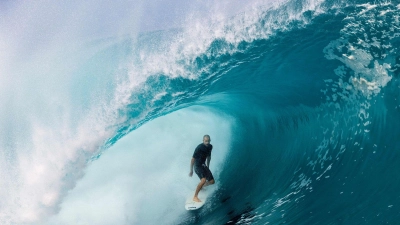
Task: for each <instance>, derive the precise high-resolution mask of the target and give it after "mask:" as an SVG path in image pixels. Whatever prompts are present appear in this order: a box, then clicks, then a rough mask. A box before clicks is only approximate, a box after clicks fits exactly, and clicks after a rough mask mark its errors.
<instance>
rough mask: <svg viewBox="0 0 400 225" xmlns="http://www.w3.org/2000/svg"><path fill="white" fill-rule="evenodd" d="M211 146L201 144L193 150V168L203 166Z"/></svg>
mask: <svg viewBox="0 0 400 225" xmlns="http://www.w3.org/2000/svg"><path fill="white" fill-rule="evenodd" d="M212 148H213V146H212V145H211V144H208V146H206V145H205V144H203V143H201V144H199V145H198V146H197V147H196V150H194V153H193V158H194V159H195V164H194V165H195V166H196V167H198V166H202V165H203V164H205V163H206V159H207V157H208V156H211V151H212Z"/></svg>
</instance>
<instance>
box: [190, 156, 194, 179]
mask: <svg viewBox="0 0 400 225" xmlns="http://www.w3.org/2000/svg"><path fill="white" fill-rule="evenodd" d="M193 166H194V158H192V160H191V161H190V173H189V176H190V177H191V176H192V175H193Z"/></svg>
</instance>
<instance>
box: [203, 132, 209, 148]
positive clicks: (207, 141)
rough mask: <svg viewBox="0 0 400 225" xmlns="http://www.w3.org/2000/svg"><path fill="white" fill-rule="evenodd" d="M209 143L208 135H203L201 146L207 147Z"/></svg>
mask: <svg viewBox="0 0 400 225" xmlns="http://www.w3.org/2000/svg"><path fill="white" fill-rule="evenodd" d="M210 142H211V138H210V135H208V134H206V135H204V136H203V144H204V145H206V146H208V145H209V144H210Z"/></svg>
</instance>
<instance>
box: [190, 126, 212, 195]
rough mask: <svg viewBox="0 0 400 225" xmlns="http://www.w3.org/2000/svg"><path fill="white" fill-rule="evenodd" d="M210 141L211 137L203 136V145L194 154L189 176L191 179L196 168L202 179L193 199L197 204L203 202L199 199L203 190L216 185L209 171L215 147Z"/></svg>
mask: <svg viewBox="0 0 400 225" xmlns="http://www.w3.org/2000/svg"><path fill="white" fill-rule="evenodd" d="M210 141H211V138H210V135H207V134H206V135H204V136H203V143H201V144H199V145H198V146H197V147H196V149H195V150H194V153H193V157H192V161H191V162H190V173H189V176H190V177H191V176H192V175H193V166H194V171H195V172H196V174H197V176H199V178H200V183H199V184H198V185H197V188H196V192H195V194H194V197H193V201H195V202H201V201H200V199H199V198H198V197H197V195H198V194H199V192H200V190H201V188H203V187H206V186H208V185H211V184H214V183H215V181H214V177H213V175H212V173H211V171H210V169H209V167H210V161H211V150H212V148H213V146H212V145H211V144H210ZM206 160H207V165H206Z"/></svg>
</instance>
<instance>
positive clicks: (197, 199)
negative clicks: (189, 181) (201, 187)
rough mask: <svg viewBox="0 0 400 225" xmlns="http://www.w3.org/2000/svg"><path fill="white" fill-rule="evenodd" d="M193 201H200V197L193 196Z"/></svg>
mask: <svg viewBox="0 0 400 225" xmlns="http://www.w3.org/2000/svg"><path fill="white" fill-rule="evenodd" d="M193 201H194V202H201V201H200V199H199V198H198V197H193Z"/></svg>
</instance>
